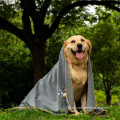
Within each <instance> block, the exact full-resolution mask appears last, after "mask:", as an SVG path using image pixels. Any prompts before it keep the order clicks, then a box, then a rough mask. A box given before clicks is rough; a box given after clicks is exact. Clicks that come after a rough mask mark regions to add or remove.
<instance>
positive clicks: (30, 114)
mask: <svg viewBox="0 0 120 120" xmlns="http://www.w3.org/2000/svg"><path fill="white" fill-rule="evenodd" d="M106 119H107V120H120V106H110V108H109V109H108V111H107V112H106V114H104V115H93V114H89V115H86V114H84V113H82V115H79V116H74V115H72V114H67V115H63V116H55V115H52V114H50V113H46V112H43V111H40V110H36V111H34V110H22V111H18V110H15V111H12V110H11V111H7V112H4V111H3V110H2V109H1V110H0V120H106Z"/></svg>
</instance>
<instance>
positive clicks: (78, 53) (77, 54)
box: [71, 49, 85, 59]
mask: <svg viewBox="0 0 120 120" xmlns="http://www.w3.org/2000/svg"><path fill="white" fill-rule="evenodd" d="M71 51H72V53H73V54H74V55H75V56H76V58H78V59H82V58H83V56H84V52H85V50H84V51H82V50H78V51H73V50H72V49H71Z"/></svg>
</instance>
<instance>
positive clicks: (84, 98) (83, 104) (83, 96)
mask: <svg viewBox="0 0 120 120" xmlns="http://www.w3.org/2000/svg"><path fill="white" fill-rule="evenodd" d="M86 104H87V95H86V92H85V93H84V94H83V95H82V96H81V107H82V110H83V112H84V113H86Z"/></svg>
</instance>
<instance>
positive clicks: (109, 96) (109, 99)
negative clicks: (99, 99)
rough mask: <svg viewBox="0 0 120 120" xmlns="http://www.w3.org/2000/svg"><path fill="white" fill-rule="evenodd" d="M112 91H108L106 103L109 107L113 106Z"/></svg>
mask: <svg viewBox="0 0 120 120" xmlns="http://www.w3.org/2000/svg"><path fill="white" fill-rule="evenodd" d="M110 91H111V89H108V90H107V91H106V101H107V104H108V105H111V92H110Z"/></svg>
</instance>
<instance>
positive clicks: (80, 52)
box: [63, 35, 92, 60]
mask: <svg viewBox="0 0 120 120" xmlns="http://www.w3.org/2000/svg"><path fill="white" fill-rule="evenodd" d="M63 47H64V50H65V53H66V55H67V56H71V57H72V58H76V59H78V60H81V59H83V58H85V57H86V56H88V55H90V53H91V48H92V46H91V42H90V41H89V40H87V39H85V38H84V37H83V36H80V35H77V36H72V37H70V38H69V39H68V40H66V41H65V42H64V45H63Z"/></svg>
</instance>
